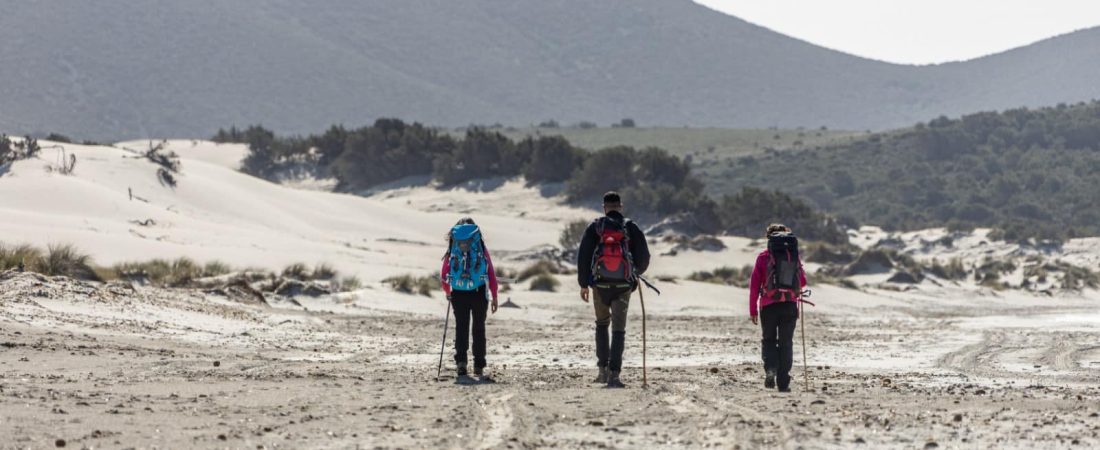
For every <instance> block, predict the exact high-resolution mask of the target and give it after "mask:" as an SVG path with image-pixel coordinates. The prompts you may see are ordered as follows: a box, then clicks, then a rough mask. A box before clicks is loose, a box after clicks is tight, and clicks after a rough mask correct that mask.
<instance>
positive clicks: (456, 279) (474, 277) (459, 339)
mask: <svg viewBox="0 0 1100 450" xmlns="http://www.w3.org/2000/svg"><path fill="white" fill-rule="evenodd" d="M447 244H448V245H447V253H446V254H445V255H443V268H442V270H440V278H439V279H440V280H441V281H442V284H443V292H444V293H446V294H447V301H449V302H451V307H452V309H453V310H454V315H455V366H456V367H457V369H458V379H457V382H458V383H471V382H475V381H480V382H492V378H490V377H488V376H486V375H485V366H486V361H485V318H486V316H487V314H486V312H488V310H489V308H490V307H491V308H492V312H493V313H494V314H495V313H496V312H497V277H496V273H495V271H494V270H493V260H492V258H491V257H490V256H489V249H488V248H486V247H485V241H484V240H483V239H482V236H481V229H480V228H478V226H477V224H475V223H474V220H473V219H471V218H469V217H465V218H463V219H461V220H459V221H458V223H457V224H455V226H454V227H452V228H451V231H450V232H449V233H447ZM471 318H472V319H473V323H472V328H473V329H472V330H471ZM471 331H472V332H473V333H472V334H473V338H474V339H473V340H474V342H473V347H474V348H473V350H474V352H473V353H474V376H476V377H477V380H474V379H472V378H470V376H469V374H468V372H467V371H468V366H467V359H466V357H467V350H469V347H470V334H471Z"/></svg>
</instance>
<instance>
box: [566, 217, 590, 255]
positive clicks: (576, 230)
mask: <svg viewBox="0 0 1100 450" xmlns="http://www.w3.org/2000/svg"><path fill="white" fill-rule="evenodd" d="M589 223H590V222H588V221H587V220H574V221H572V222H569V223H568V224H566V225H565V228H562V230H561V235H559V236H558V245H561V248H562V249H564V250H566V251H575V250H576V249H577V248H578V247H579V246H580V245H581V239H582V238H584V232H585V230H587V229H588V225H589Z"/></svg>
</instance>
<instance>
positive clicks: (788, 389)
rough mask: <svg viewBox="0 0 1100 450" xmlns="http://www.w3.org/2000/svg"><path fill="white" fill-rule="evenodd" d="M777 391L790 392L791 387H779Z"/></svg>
mask: <svg viewBox="0 0 1100 450" xmlns="http://www.w3.org/2000/svg"><path fill="white" fill-rule="evenodd" d="M779 392H791V388H790V387H781V388H779Z"/></svg>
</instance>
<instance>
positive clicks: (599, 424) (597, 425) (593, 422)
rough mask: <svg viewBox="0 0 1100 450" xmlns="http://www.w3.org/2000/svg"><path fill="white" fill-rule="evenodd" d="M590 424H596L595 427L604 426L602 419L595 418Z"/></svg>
mask: <svg viewBox="0 0 1100 450" xmlns="http://www.w3.org/2000/svg"><path fill="white" fill-rule="evenodd" d="M588 425H591V426H594V427H602V426H603V421H602V420H593V421H590V422H588Z"/></svg>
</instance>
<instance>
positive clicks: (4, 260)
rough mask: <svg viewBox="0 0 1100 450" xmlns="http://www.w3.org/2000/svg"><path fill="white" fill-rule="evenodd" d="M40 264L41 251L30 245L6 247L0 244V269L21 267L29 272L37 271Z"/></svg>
mask: <svg viewBox="0 0 1100 450" xmlns="http://www.w3.org/2000/svg"><path fill="white" fill-rule="evenodd" d="M41 264H42V251H41V250H39V249H37V248H35V247H32V246H30V245H26V244H23V245H19V246H15V247H8V246H6V245H3V244H0V270H10V269H18V268H20V267H23V269H24V270H26V271H29V272H37V271H39V269H38V267H39V266H40V265H41Z"/></svg>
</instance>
